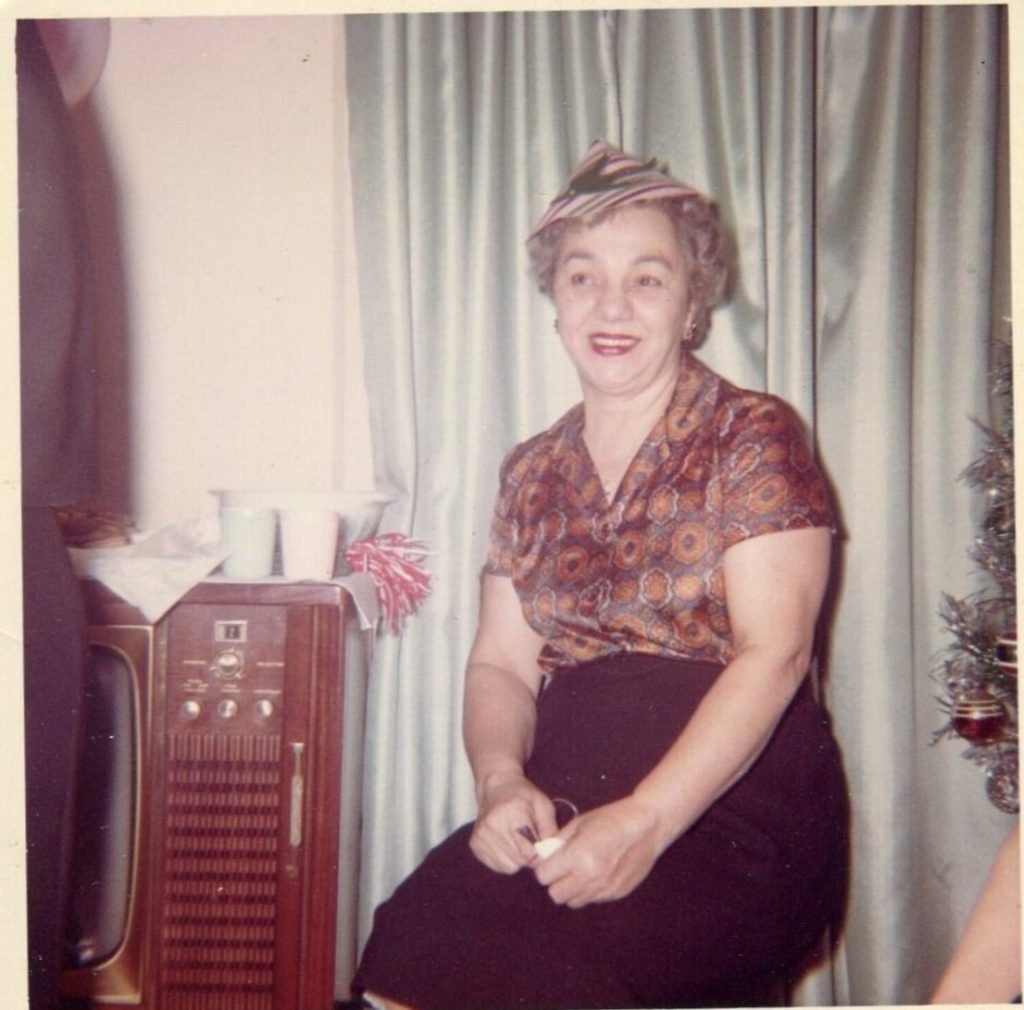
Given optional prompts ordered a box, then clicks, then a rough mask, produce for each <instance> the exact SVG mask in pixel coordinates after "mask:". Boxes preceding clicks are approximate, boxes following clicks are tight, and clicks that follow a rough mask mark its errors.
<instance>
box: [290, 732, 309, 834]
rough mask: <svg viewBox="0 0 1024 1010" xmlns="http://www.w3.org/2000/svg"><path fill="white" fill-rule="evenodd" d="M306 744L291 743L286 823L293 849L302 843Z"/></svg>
mask: <svg viewBox="0 0 1024 1010" xmlns="http://www.w3.org/2000/svg"><path fill="white" fill-rule="evenodd" d="M305 746H306V745H305V744H303V743H298V742H295V743H293V744H292V804H291V819H290V821H289V824H288V841H289V842H290V843H291V846H292V848H293V849H297V848H299V846H300V845H302V793H303V785H304V783H303V776H302V751H303V748H304V747H305Z"/></svg>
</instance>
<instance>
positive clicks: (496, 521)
mask: <svg viewBox="0 0 1024 1010" xmlns="http://www.w3.org/2000/svg"><path fill="white" fill-rule="evenodd" d="M511 470H512V454H511V453H510V454H509V456H507V457H506V458H505V460H504V462H503V463H502V464H501V472H500V476H499V486H498V497H497V500H496V501H495V503H494V512H493V513H492V515H491V531H490V537H489V539H488V543H487V560H486V561H485V562H484V574H485V575H502V576H506V577H509V578H511V576H512V559H513V557H514V549H515V541H516V524H515V520H514V518H513V514H512V509H513V505H514V503H515V498H516V488H515V482H514V481H513V479H512V476H511Z"/></svg>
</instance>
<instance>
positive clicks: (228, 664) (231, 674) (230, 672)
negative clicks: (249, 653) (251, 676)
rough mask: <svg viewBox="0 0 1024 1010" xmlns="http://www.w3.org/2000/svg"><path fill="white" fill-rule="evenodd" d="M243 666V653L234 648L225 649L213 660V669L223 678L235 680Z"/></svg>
mask: <svg viewBox="0 0 1024 1010" xmlns="http://www.w3.org/2000/svg"><path fill="white" fill-rule="evenodd" d="M242 666H243V660H242V654H241V653H240V652H235V651H234V650H233V649H225V650H224V652H221V653H219V654H218V655H217V657H216V658H215V659H214V661H213V671H214V673H216V674H217V676H218V677H220V678H221V680H233V679H234V678H235V677H237V676H238V675H239V674H240V673H241V672H242Z"/></svg>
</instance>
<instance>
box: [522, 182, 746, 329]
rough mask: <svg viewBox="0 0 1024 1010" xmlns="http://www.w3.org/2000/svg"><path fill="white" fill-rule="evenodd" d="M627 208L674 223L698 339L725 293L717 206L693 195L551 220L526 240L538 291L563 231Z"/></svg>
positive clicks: (550, 289)
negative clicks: (660, 215) (653, 212)
mask: <svg viewBox="0 0 1024 1010" xmlns="http://www.w3.org/2000/svg"><path fill="white" fill-rule="evenodd" d="M627 207H651V208H653V209H655V210H660V211H661V212H662V213H663V214H664V215H665V216H666V217H667V218H668V219H669V220H670V221H671V222H672V224H673V226H674V227H675V229H676V234H677V236H678V237H679V246H680V248H681V249H682V252H683V257H684V258H685V260H686V264H687V270H688V275H687V281H688V284H689V294H690V300H691V302H692V303H693V305H694V308H695V311H694V314H693V324H694V331H693V334H692V338H693V340H694V341H695V342H699V341H700V340H702V339H703V337H704V335H705V334H706V333H707V330H708V327H709V326H710V324H711V310H712V309H714V307H715V306H716V305H718V304H719V302H721V300H722V299H723V297H724V296H725V289H726V284H727V281H728V274H729V271H728V267H727V265H726V259H725V235H724V232H723V230H722V226H721V223H720V221H719V213H718V207H717V205H716V204H715V203H714V202H713V201H711V200H709V199H707V197H704V196H700V195H698V194H694V195H693V196H686V197H667V198H657V199H652V200H635V201H633V202H632V203H629V204H626V205H619V206H617V207H612V208H611V209H609V210H604V211H599V212H598V213H597V214H593V215H590V216H588V217H577V218H563V219H562V220H559V221H553V222H552V223H551V224H549V225H548V226H547V227H546V228H545V229H544V230H543V231H541V232H539V233H538V234H536V235H534V236H533V237H532V238H530V240H529V241H528V242H527V243H526V250H527V252H528V253H529V256H530V275H531V276H532V277H533V280H534V281H535V283H536V284H537V287H538V289H539V290H540V292H541V294H543V295H547V296H548V297H549V298H550V297H552V296H553V293H554V284H555V270H556V268H557V266H558V251H559V249H560V248H561V246H562V239H563V238H564V237H565V235H566V233H567V232H569V231H570V230H572V229H574V228H579V227H583V228H592V227H594V225H598V224H601V222H602V221H606V220H608V219H609V218H611V217H613V216H614V215H615V214H617V213H618V212H619V211H621V210H624V209H626V208H627Z"/></svg>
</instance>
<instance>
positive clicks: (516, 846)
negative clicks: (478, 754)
mask: <svg viewBox="0 0 1024 1010" xmlns="http://www.w3.org/2000/svg"><path fill="white" fill-rule="evenodd" d="M479 794H480V807H479V812H478V814H477V818H476V826H475V827H474V828H473V834H472V836H471V837H470V840H469V847H470V848H471V849H472V850H473V854H474V855H475V856H476V857H477V859H479V860H480V862H482V863H483V864H484V866H487V867H490V869H492V870H496V871H497V872H498V873H515V872H516V871H518V870H521V869H522V868H523V867H524V866H532V865H533V864H534V863H536V861H537V853H536V852H535V851H534V848H533V842H532V841H531V840H530V838H529V837H527V833H524V832H523V831H522V830H521V829H523V828H525V829H528V833H529V834H531V835H532V837H533V838H546V837H548V836H549V835H553V834H554V833H555V832H556V831H557V830H558V826H557V824H556V823H555V808H554V804H553V803H552V802H551V800H550V799H548V797H547V796H545V795H544V793H543V792H541V790H540V789H538V788H537V787H536V786H535V785H534V784H533V783H532V782H531V781H530V780H529V779H528V778H526V776H525V775H523V774H522V773H521V772H518V773H517V772H505V773H502V774H500V775H498V774H496V775H491V776H489V777H488V779H487V780H486V781H485V782H483V783H482V784H481V786H480V789H479Z"/></svg>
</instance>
